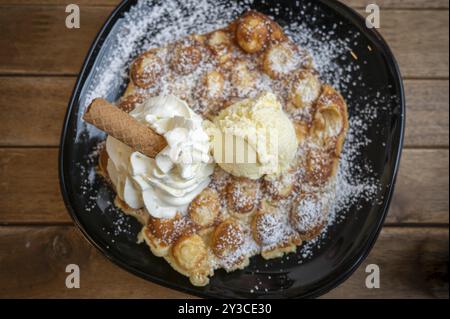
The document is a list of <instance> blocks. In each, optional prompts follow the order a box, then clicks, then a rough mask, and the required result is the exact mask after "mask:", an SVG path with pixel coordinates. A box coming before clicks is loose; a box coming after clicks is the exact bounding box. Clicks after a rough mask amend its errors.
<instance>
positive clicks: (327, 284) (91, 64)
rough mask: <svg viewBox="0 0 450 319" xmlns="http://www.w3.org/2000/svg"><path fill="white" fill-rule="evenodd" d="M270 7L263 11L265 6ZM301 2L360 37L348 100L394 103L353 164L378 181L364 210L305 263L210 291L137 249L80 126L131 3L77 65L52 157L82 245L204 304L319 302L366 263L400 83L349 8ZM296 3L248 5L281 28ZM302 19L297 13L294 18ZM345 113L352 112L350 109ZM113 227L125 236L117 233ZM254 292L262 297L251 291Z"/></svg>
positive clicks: (393, 141) (396, 141) (385, 193)
mask: <svg viewBox="0 0 450 319" xmlns="http://www.w3.org/2000/svg"><path fill="white" fill-rule="evenodd" d="M269 2H270V5H269V4H267V3H269ZM300 2H301V3H307V2H313V3H314V5H315V12H314V13H312V14H314V15H317V17H318V18H317V20H316V21H315V22H314V23H316V24H322V25H324V27H326V28H327V27H331V26H332V25H335V24H339V26H340V28H339V30H340V31H339V33H337V34H336V37H338V36H342V35H343V34H345V33H347V32H350V33H352V32H359V33H360V37H359V40H358V45H355V47H353V48H352V49H353V51H354V53H355V54H356V55H357V56H358V57H359V59H358V61H360V62H358V61H357V62H356V63H360V66H359V71H358V74H356V73H355V74H354V76H355V78H356V77H357V76H358V77H359V76H361V78H360V79H359V81H358V83H360V84H361V85H359V86H358V85H357V86H356V88H355V89H353V98H358V94H363V92H367V90H374V91H375V90H376V91H378V92H380V91H381V92H382V94H383V95H385V96H391V97H396V98H395V99H394V100H395V102H394V103H392V102H389V103H388V102H386V101H384V102H383V101H380V103H379V107H380V110H381V111H380V114H379V116H378V117H377V119H376V120H375V122H374V123H373V124H372V125H371V126H370V128H369V129H368V130H367V133H366V134H367V137H369V138H370V139H371V140H372V143H370V144H369V145H367V146H364V147H363V148H362V152H361V156H360V158H359V160H360V161H365V162H368V163H369V164H370V165H371V166H372V168H373V173H372V174H373V176H374V177H376V178H377V179H378V180H379V183H380V186H381V187H380V190H379V191H378V193H377V194H376V196H375V198H374V199H373V200H372V201H371V202H370V203H367V202H361V203H358V205H354V206H352V207H351V208H350V209H349V211H348V213H347V217H346V219H345V220H344V221H342V222H340V223H338V224H336V225H334V226H332V227H330V229H329V231H328V236H327V237H326V238H325V239H324V240H323V241H322V243H321V248H320V249H318V250H317V251H316V252H315V254H314V256H313V257H312V258H311V259H309V260H306V261H305V262H304V263H302V264H298V263H297V261H296V258H290V259H283V260H281V259H277V260H273V261H270V262H265V261H264V260H263V259H261V258H260V257H254V258H252V261H251V265H250V266H249V267H248V268H247V269H245V270H243V271H237V272H233V273H230V274H226V273H225V272H224V271H217V272H216V274H215V276H214V277H213V278H212V280H211V283H210V284H209V285H208V286H206V287H202V288H198V287H193V286H192V285H191V284H190V283H189V281H188V279H187V278H185V277H183V276H181V275H179V274H178V273H177V272H175V271H174V270H172V268H171V267H169V266H168V265H167V263H166V262H165V261H164V260H163V259H161V258H157V257H154V256H153V255H152V254H151V253H150V252H149V249H148V248H147V247H146V246H145V245H144V244H136V234H137V232H138V231H139V225H138V224H137V222H136V221H134V220H132V219H130V218H124V217H121V216H122V215H121V214H120V212H118V211H117V210H116V209H114V208H113V206H112V205H111V201H112V199H113V194H112V192H111V190H110V189H109V188H108V187H107V186H106V185H105V184H104V183H103V182H102V181H101V179H99V178H98V177H96V176H95V174H94V167H95V165H96V161H95V159H92V158H91V157H89V156H88V154H89V153H91V152H92V149H93V147H94V146H95V145H96V143H98V141H100V140H102V139H104V135H103V134H102V133H101V132H97V133H92V131H91V132H89V133H87V132H86V126H85V124H84V123H83V122H82V121H81V120H80V116H81V113H82V112H81V110H80V109H81V108H80V104H81V103H85V100H86V94H87V90H88V87H89V86H90V84H91V83H92V81H95V76H94V75H93V74H95V72H96V71H95V70H96V67H97V66H98V65H99V63H101V62H102V58H103V56H104V54H105V52H107V50H108V47H109V46H110V45H111V43H110V42H111V41H108V40H109V39H110V38H111V37H112V36H113V35H114V32H116V31H115V30H116V29H115V24H117V23H118V21H120V20H119V18H120V17H122V16H123V14H124V13H125V12H127V11H129V10H130V7H131V6H132V5H133V4H134V1H124V2H123V3H122V4H120V5H119V6H118V7H117V8H116V10H114V12H113V13H112V15H111V16H110V17H109V18H108V20H107V21H106V23H105V25H104V26H103V28H102V29H101V31H100V32H99V34H98V36H97V38H96V40H95V41H94V43H93V45H92V47H91V49H90V51H89V53H88V55H87V58H86V60H85V62H84V65H83V68H82V71H81V73H80V75H79V78H78V81H77V83H76V86H75V89H74V92H73V94H72V97H71V99H70V103H69V106H68V110H67V114H66V118H65V121H64V128H63V133H62V137H61V145H60V157H59V174H60V184H61V190H62V194H63V197H64V200H65V203H66V206H67V209H68V211H69V213H70V215H71V216H72V218H73V220H74V221H75V223H76V224H77V225H78V227H79V228H80V229H81V231H82V232H83V234H84V235H85V236H86V238H87V239H88V240H89V241H90V242H91V243H92V244H93V245H94V246H95V247H97V248H98V249H99V250H100V251H101V252H102V253H103V254H104V255H105V256H107V257H108V258H109V259H110V260H111V261H113V262H114V263H116V264H117V265H119V266H120V267H122V268H124V269H126V270H128V271H130V272H132V273H134V274H136V275H138V276H140V277H142V278H145V279H147V280H150V281H152V282H155V283H158V284H161V285H163V286H167V287H170V288H174V289H177V290H180V291H184V292H187V293H191V294H194V295H198V296H203V297H227V298H246V297H249V298H255V297H261V298H264V297H270V298H300V297H316V296H319V295H321V294H324V293H325V292H327V291H329V290H330V289H332V288H334V287H336V286H337V285H339V284H340V283H341V282H343V281H344V280H345V279H346V278H348V277H349V276H350V275H351V274H352V273H353V272H354V271H355V269H356V268H357V267H358V266H359V265H360V264H361V262H362V261H363V260H364V258H365V257H366V256H367V255H368V253H369V251H370V249H371V248H372V246H373V244H374V243H375V240H376V238H377V236H378V233H379V231H380V229H381V227H382V224H383V221H384V219H385V216H386V214H387V211H388V207H389V203H390V200H391V195H392V193H393V189H394V184H395V178H396V173H397V169H398V164H399V159H400V154H401V148H402V142H403V130H404V121H405V116H404V115H405V105H404V94H403V85H402V80H401V76H400V73H399V70H398V66H397V64H396V62H395V59H394V57H393V56H392V53H391V51H390V49H389V48H388V46H387V44H386V43H385V42H384V40H383V39H382V38H381V36H380V35H379V34H378V33H377V32H376V31H374V30H372V29H371V30H369V29H367V28H366V26H365V21H364V19H363V18H362V17H361V16H359V15H358V14H357V13H355V12H354V11H353V10H352V9H350V8H348V7H346V6H345V5H343V4H341V3H339V2H337V1H332V0H320V1H317V0H314V1H300ZM265 3H266V4H265ZM293 3H295V1H281V0H280V1H274V0H271V1H255V3H254V4H253V5H252V7H253V8H255V9H257V10H260V11H262V12H266V13H268V10H269V8H270V6H274V5H275V4H278V5H279V6H280V8H281V10H279V11H278V12H279V14H278V15H277V17H276V18H277V20H279V21H280V22H281V23H283V21H289V19H292V16H289V15H288V14H285V12H287V11H284V10H283V8H285V7H289V8H291V10H292V8H294V4H293ZM311 7H312V6H311ZM294 12H295V11H294ZM307 13H308V12H306V13H305V12H298V13H296V15H300V14H307ZM319 13H320V14H319ZM369 45H370V47H371V48H372V50H371V51H370V52H369V51H368V50H367V47H368V46H369ZM363 61H366V62H364V63H363ZM103 62H104V61H103ZM121 90H123V85H119V86H118V87H117V88H116V89H114V90H113V92H112V93H111V94H112V95H111V96H109V97H110V98H111V99H114V98H117V97H119V96H120V93H121V92H122V91H121ZM343 93H344V95H346V94H348V92H343ZM364 94H366V93H364ZM349 108H350V113H352V105H351V103H350V105H349ZM80 163H83V164H80ZM86 185H88V186H87V187H86ZM120 223H122V225H123V226H122V231H120V232H117V229H118V225H119V224H120ZM124 228H126V230H125V231H123V229H124ZM114 232H116V233H114ZM269 278H270V279H269ZM361 285H363V283H361ZM255 286H258V288H259V289H257V290H255V289H254V288H255ZM265 289H267V291H265ZM251 290H253V292H251Z"/></svg>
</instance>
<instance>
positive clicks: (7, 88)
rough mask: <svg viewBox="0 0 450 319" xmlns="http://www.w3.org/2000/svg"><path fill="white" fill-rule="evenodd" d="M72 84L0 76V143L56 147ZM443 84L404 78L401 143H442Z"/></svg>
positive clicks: (444, 131)
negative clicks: (404, 103)
mask: <svg viewBox="0 0 450 319" xmlns="http://www.w3.org/2000/svg"><path fill="white" fill-rule="evenodd" d="M74 83H75V79H74V78H72V77H16V76H13V77H9V76H6V77H0V118H2V124H3V125H1V126H0V146H58V145H59V138H60V131H61V127H62V123H63V119H64V114H65V111H66V108H67V103H68V100H69V97H70V94H71V92H72V89H73V86H74ZM448 88H449V82H448V80H406V81H405V89H406V101H407V116H406V121H407V125H406V140H405V146H406V147H421V146H427V147H448V145H449V144H448V142H449V141H448V134H449V115H448V100H449V89H448ZM23 92H27V93H26V94H23ZM25 114H26V116H25ZM44 115H45V116H44Z"/></svg>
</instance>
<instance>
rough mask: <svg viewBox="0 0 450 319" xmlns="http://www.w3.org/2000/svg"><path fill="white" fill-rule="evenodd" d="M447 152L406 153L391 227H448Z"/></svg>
mask: <svg viewBox="0 0 450 319" xmlns="http://www.w3.org/2000/svg"><path fill="white" fill-rule="evenodd" d="M448 154H449V152H448V150H404V151H403V156H402V161H401V164H400V171H399V176H398V180H397V185H396V189H395V195H394V198H393V200H392V204H391V207H390V211H389V215H388V218H387V222H388V223H446V224H448V220H449V215H448V207H449V206H448V191H449V189H448V185H449V181H448V175H449V170H448V162H449V157H448Z"/></svg>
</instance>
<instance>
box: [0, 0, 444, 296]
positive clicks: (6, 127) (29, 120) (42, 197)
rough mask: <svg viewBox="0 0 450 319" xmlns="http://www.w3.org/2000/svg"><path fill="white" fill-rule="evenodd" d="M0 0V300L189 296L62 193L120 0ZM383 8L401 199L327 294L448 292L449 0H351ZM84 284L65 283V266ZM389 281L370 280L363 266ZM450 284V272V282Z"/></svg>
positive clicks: (398, 196)
mask: <svg viewBox="0 0 450 319" xmlns="http://www.w3.org/2000/svg"><path fill="white" fill-rule="evenodd" d="M71 2H73V1H66V0H0V119H1V124H0V297H26V298H29V297H64V298H65V297H68V298H71V297H83V298H100V297H112V298H115V297H125V298H128V297H145V298H172V297H173V298H186V297H189V296H187V295H185V294H182V293H179V292H176V291H173V290H170V289H166V288H163V287H160V286H158V285H155V284H152V283H149V282H146V281H144V280H142V279H140V278H137V277H135V276H133V275H131V274H129V273H127V272H125V271H124V270H122V269H120V268H118V267H117V266H115V265H113V264H112V263H111V262H109V261H107V260H106V259H105V258H104V257H103V256H101V255H100V254H99V253H98V252H97V251H96V250H95V249H94V248H93V247H91V246H90V245H89V244H88V243H87V242H86V241H85V240H84V239H83V238H82V236H81V234H80V232H79V231H78V230H77V229H76V228H75V227H74V226H73V224H72V221H71V219H70V217H69V214H68V213H67V212H66V209H65V207H64V204H63V201H62V199H61V195H60V192H59V185H58V176H57V157H58V144H59V137H60V130H61V126H62V122H63V117H64V114H65V112H66V107H67V102H68V99H69V96H70V93H71V90H72V88H73V86H74V83H75V78H76V75H77V73H78V71H79V69H80V66H81V63H82V60H83V58H84V56H85V55H86V52H87V50H88V47H89V45H90V43H91V41H92V40H93V38H94V36H95V35H96V33H97V31H98V30H99V28H100V26H101V24H102V23H103V21H105V19H106V17H107V16H108V15H109V14H110V12H111V11H112V10H113V8H114V6H115V5H116V4H117V3H118V2H119V1H118V0H93V1H88V0H78V1H75V2H76V3H78V4H79V5H80V8H81V28H80V29H71V30H69V29H66V28H65V25H64V21H65V17H66V13H65V5H66V4H68V3H71ZM345 2H346V3H347V4H349V5H351V6H352V7H354V8H357V9H358V10H360V11H361V12H364V8H365V5H366V4H367V3H372V2H377V3H378V4H379V5H380V6H381V30H380V31H381V33H382V34H383V35H384V37H385V38H386V40H387V42H388V43H389V44H390V46H391V48H392V49H393V51H394V53H395V56H396V57H397V59H398V61H399V63H400V68H401V71H402V74H403V76H404V78H405V86H406V99H407V128H406V140H405V149H404V151H403V158H402V163H401V169H400V173H399V178H398V183H397V188H396V192H395V198H394V200H393V203H392V207H391V210H390V212H389V215H388V218H387V221H386V224H385V226H384V228H383V230H382V232H381V235H380V237H379V239H378V241H377V243H376V245H375V247H374V249H373V250H372V252H371V254H370V256H369V257H368V258H367V260H366V261H365V262H364V264H363V265H362V266H361V267H359V269H358V270H357V271H356V272H355V274H354V275H353V276H352V277H351V278H350V279H348V280H347V281H346V282H345V283H343V284H342V285H341V286H340V287H338V288H336V289H334V290H333V291H331V292H330V293H328V294H327V295H326V296H325V297H328V298H357V297H364V298H366V297H367V298H400V297H407V298H419V297H420V298H421V297H424V298H433V297H447V298H448V290H447V289H448V283H447V286H445V285H446V284H445V283H444V281H443V279H442V276H443V273H444V272H445V273H446V271H447V270H446V269H447V267H448V222H449V206H448V199H449V195H448V191H449V177H448V176H449V171H448V170H449V150H448V147H449V139H448V134H449V110H448V104H449V79H448V76H449V65H448V61H449V57H448V54H449V12H448V8H449V2H448V0H426V1H425V0H377V1H374V0H346V1H345ZM69 263H76V264H78V265H79V266H80V268H81V289H67V288H66V287H65V277H66V273H65V266H66V265H67V264H69ZM370 263H375V264H378V265H379V266H380V268H381V288H380V289H371V290H370V289H367V288H366V287H365V278H366V273H365V265H367V264H370ZM447 280H448V278H447Z"/></svg>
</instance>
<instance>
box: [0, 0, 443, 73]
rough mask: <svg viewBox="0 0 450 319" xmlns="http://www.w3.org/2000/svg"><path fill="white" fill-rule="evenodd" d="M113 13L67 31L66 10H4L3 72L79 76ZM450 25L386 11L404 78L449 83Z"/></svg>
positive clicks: (86, 15)
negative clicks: (97, 36) (94, 40)
mask: <svg viewBox="0 0 450 319" xmlns="http://www.w3.org/2000/svg"><path fill="white" fill-rule="evenodd" d="M111 10H112V8H111V7H81V17H82V19H81V28H80V29H67V28H66V27H65V24H64V20H65V16H66V14H65V12H64V7H59V6H56V7H55V6H42V7H38V6H31V7H26V8H25V7H24V6H4V7H2V9H1V10H0V33H1V34H3V35H4V36H3V37H1V38H0V47H1V48H2V50H1V51H0V73H3V74H5V73H6V74H76V73H77V72H78V71H79V69H80V66H81V63H82V61H83V58H84V56H85V55H86V52H87V50H88V48H89V45H90V44H91V42H92V41H93V39H94V37H95V35H96V33H97V31H98V30H99V29H100V26H101V25H102V23H103V21H105V19H106V17H107V16H108V15H109V13H110V12H111ZM448 23H449V20H448V11H447V10H443V11H437V10H420V11H417V10H386V11H382V16H381V29H380V31H381V33H382V34H383V35H384V36H385V37H386V39H387V41H388V42H389V43H390V45H391V46H392V49H393V51H394V53H395V55H396V57H397V59H398V60H399V63H400V66H401V70H402V72H403V75H404V76H406V77H413V78H417V77H432V78H435V77H439V78H448V37H449V32H448ZM405 35H408V36H405Z"/></svg>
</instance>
